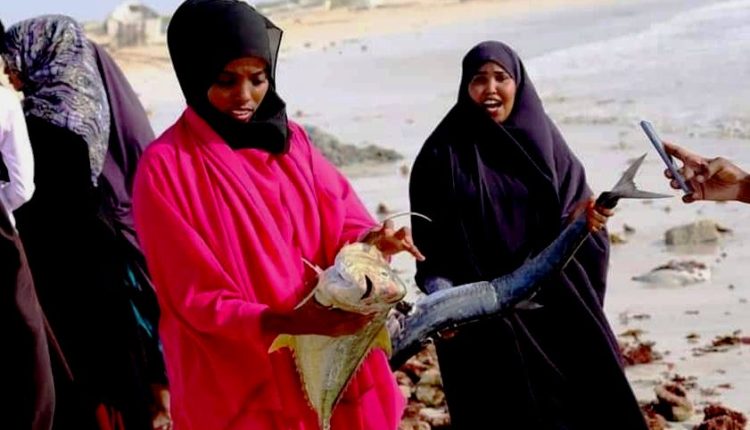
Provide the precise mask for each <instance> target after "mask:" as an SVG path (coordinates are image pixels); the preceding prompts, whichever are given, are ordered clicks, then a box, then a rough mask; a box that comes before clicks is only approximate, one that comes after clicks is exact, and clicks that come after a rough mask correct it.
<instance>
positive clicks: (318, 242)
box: [133, 108, 404, 430]
mask: <svg viewBox="0 0 750 430" xmlns="http://www.w3.org/2000/svg"><path fill="white" fill-rule="evenodd" d="M289 127H290V141H291V143H290V150H289V152H288V153H286V154H284V155H273V154H270V153H267V152H265V151H262V150H257V149H241V150H233V149H232V148H230V147H229V146H228V145H226V144H225V143H224V142H223V141H222V139H221V138H220V137H219V136H218V135H217V134H216V133H215V132H214V131H213V130H212V129H211V127H210V126H209V125H208V124H207V123H206V122H205V121H204V120H203V119H202V118H200V117H199V116H198V115H197V114H196V113H195V112H194V111H193V110H192V109H190V108H188V109H187V110H186V111H185V113H184V114H183V115H182V117H181V118H180V119H179V120H178V121H177V122H176V123H175V124H174V125H173V126H172V127H171V128H169V129H168V130H167V131H166V132H164V134H163V135H162V136H160V137H159V138H158V139H157V140H156V141H155V142H154V143H152V144H151V145H150V146H149V147H148V149H147V150H146V152H145V153H144V155H143V157H142V158H141V161H140V164H139V166H138V171H137V176H136V180H135V190H134V202H133V205H134V213H135V220H136V226H137V231H138V236H139V240H140V241H141V244H142V246H143V250H144V252H145V255H146V259H147V262H148V267H149V269H150V271H151V274H152V276H153V280H154V284H155V286H156V289H157V295H158V298H159V303H160V306H161V311H162V314H161V320H160V333H161V337H162V342H163V346H164V353H165V357H166V363H167V371H168V376H169V380H170V389H171V395H172V414H173V418H174V423H175V426H174V428H175V430H218V429H222V430H224V429H227V430H228V429H243V430H244V429H294V430H303V429H304V430H313V429H318V424H317V418H316V416H315V413H314V412H313V410H312V409H311V408H310V407H309V406H308V404H307V402H306V400H305V398H304V394H303V392H302V389H301V385H300V381H299V377H298V375H297V373H296V370H295V367H294V364H293V361H292V356H291V354H290V352H289V351H288V350H286V349H284V350H281V351H278V352H274V353H272V354H269V353H268V347H269V346H270V343H271V341H272V340H273V339H274V337H275V336H276V335H277V334H278V333H270V332H266V331H264V330H262V329H261V326H260V315H261V313H262V312H264V310H265V309H268V308H272V309H276V310H285V309H291V308H292V307H293V306H295V305H296V304H297V303H298V302H299V301H300V300H301V299H302V298H303V297H304V296H305V294H306V293H307V292H309V288H310V285H311V282H310V281H311V277H312V276H314V275H313V274H311V273H308V272H310V271H309V270H305V268H304V267H303V263H302V258H306V259H308V260H310V261H312V262H314V263H316V264H318V265H320V266H321V267H327V266H329V265H330V264H331V263H332V262H333V258H334V256H335V255H336V253H337V251H338V250H339V249H340V248H341V246H343V245H344V244H346V243H347V242H353V241H355V240H356V239H357V238H358V237H360V235H362V234H363V233H364V232H365V231H366V230H368V229H370V228H372V227H373V226H374V225H375V222H374V221H373V219H372V218H371V216H370V215H369V214H368V212H367V210H366V209H365V207H364V206H363V205H362V203H361V202H360V200H359V199H358V197H357V195H356V194H355V192H354V190H353V189H352V188H351V186H350V185H349V183H348V182H347V180H346V179H345V178H344V177H343V176H342V175H341V174H340V173H339V172H338V171H337V170H336V169H335V168H334V167H333V166H332V165H331V164H330V163H329V162H328V161H327V160H325V159H324V158H323V157H322V155H320V153H319V152H318V151H317V150H316V149H315V148H314V147H313V146H312V145H311V144H310V141H309V139H308V138H307V136H306V134H305V132H304V130H303V129H302V127H300V126H299V125H297V124H294V123H291V122H290V125H289ZM403 408H404V398H403V396H402V395H401V394H400V392H399V390H398V387H397V386H396V383H395V380H394V378H393V376H392V373H391V370H390V368H389V366H388V361H387V358H386V356H385V354H384V352H382V351H381V350H374V351H373V352H372V353H371V354H370V355H369V356H368V358H367V359H366V361H365V362H364V364H363V366H362V368H361V369H360V370H359V371H358V373H357V374H356V376H355V378H354V380H353V382H352V383H351V384H350V385H349V387H348V388H347V390H346V391H345V393H344V395H343V398H342V400H341V402H340V403H339V404H338V406H337V407H336V409H335V411H334V415H333V420H332V428H333V430H358V429H362V430H376V429H377V430H393V429H396V428H397V427H398V423H399V421H400V418H401V414H402V412H403Z"/></svg>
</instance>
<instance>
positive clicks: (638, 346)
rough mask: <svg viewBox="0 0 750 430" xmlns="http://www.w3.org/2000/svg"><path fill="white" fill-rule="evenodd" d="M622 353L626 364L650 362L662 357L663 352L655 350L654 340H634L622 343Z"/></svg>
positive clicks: (633, 364)
mask: <svg viewBox="0 0 750 430" xmlns="http://www.w3.org/2000/svg"><path fill="white" fill-rule="evenodd" d="M620 353H621V354H622V358H623V360H624V361H625V365H626V366H635V365H637V364H648V363H653V362H654V361H657V360H660V359H661V354H659V353H658V352H656V351H654V343H653V342H634V343H632V344H620Z"/></svg>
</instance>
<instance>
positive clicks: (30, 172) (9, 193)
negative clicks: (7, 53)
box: [0, 21, 34, 226]
mask: <svg viewBox="0 0 750 430" xmlns="http://www.w3.org/2000/svg"><path fill="white" fill-rule="evenodd" d="M3 34H5V27H4V26H3V23H2V21H0V35H3ZM2 47H3V40H2V37H0V50H2ZM33 194H34V155H33V153H32V151H31V144H30V143H29V134H28V132H27V131H26V121H25V120H24V116H23V110H22V109H21V103H20V101H19V100H18V97H16V95H15V94H14V93H13V91H11V90H9V89H8V88H4V87H2V86H0V203H2V205H3V207H4V208H5V212H6V213H7V215H8V219H9V221H10V223H11V225H13V226H15V221H14V217H13V211H15V210H16V209H18V208H19V207H21V205H23V204H24V203H26V202H28V201H29V200H30V199H31V196H32V195H33Z"/></svg>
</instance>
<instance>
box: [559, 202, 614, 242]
mask: <svg viewBox="0 0 750 430" xmlns="http://www.w3.org/2000/svg"><path fill="white" fill-rule="evenodd" d="M584 212H585V213H586V226H587V228H588V230H589V232H591V233H596V232H598V231H599V230H601V229H602V228H604V226H605V225H606V224H607V220H608V219H609V217H611V216H612V215H614V214H615V212H614V211H613V210H612V209H607V208H603V207H601V206H597V204H596V199H595V198H594V197H591V198H589V199H586V200H583V201H581V202H579V203H578V204H577V205H576V207H575V209H573V212H572V213H571V217H570V218H571V219H575V218H576V217H578V216H579V215H580V214H582V213H584Z"/></svg>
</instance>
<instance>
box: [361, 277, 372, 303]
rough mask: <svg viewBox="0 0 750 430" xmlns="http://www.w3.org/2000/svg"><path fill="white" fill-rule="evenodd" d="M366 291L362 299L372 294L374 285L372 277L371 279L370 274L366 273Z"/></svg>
mask: <svg viewBox="0 0 750 430" xmlns="http://www.w3.org/2000/svg"><path fill="white" fill-rule="evenodd" d="M365 287H366V288H365V293H364V294H362V297H360V299H362V300H364V299H366V298H368V297H370V295H371V294H372V290H373V285H372V279H370V277H369V276H367V275H365Z"/></svg>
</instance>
